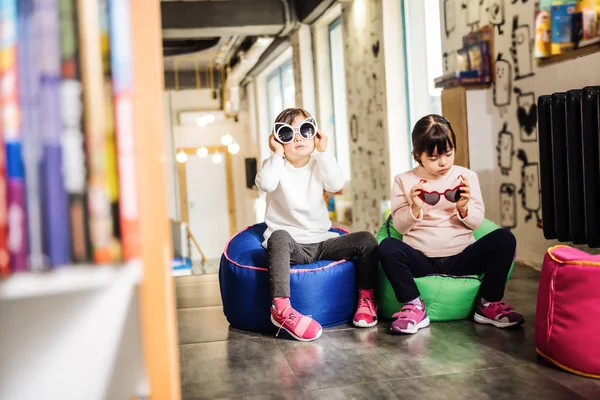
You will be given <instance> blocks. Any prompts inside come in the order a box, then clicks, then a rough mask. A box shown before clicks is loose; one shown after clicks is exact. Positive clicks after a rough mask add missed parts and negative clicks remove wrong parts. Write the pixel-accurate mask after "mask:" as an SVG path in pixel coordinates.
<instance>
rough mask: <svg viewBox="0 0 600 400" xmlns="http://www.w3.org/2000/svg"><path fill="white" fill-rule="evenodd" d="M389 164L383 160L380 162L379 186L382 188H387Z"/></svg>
mask: <svg viewBox="0 0 600 400" xmlns="http://www.w3.org/2000/svg"><path fill="white" fill-rule="evenodd" d="M387 170H388V168H387V165H386V164H385V161H383V160H382V161H381V162H380V163H379V186H380V187H381V190H382V191H383V190H385V181H386V177H387Z"/></svg>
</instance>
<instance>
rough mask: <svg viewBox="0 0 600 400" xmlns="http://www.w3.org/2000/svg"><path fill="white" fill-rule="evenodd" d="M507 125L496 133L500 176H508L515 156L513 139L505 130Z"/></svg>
mask: <svg viewBox="0 0 600 400" xmlns="http://www.w3.org/2000/svg"><path fill="white" fill-rule="evenodd" d="M506 128H507V123H506V122H505V123H504V125H503V126H502V130H501V131H500V133H498V145H497V146H496V150H497V151H498V167H500V172H501V173H502V175H506V176H508V174H509V173H510V171H511V170H512V163H513V156H514V155H515V138H514V136H513V134H512V133H511V132H509V131H508V130H507V129H506Z"/></svg>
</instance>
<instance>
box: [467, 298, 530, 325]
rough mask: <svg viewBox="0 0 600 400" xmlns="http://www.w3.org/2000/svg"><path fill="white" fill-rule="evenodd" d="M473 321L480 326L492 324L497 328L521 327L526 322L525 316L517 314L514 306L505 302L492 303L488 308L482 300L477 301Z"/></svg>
mask: <svg viewBox="0 0 600 400" xmlns="http://www.w3.org/2000/svg"><path fill="white" fill-rule="evenodd" d="M473 319H474V320H475V322H479V323H480V324H490V325H494V326H495V327H496V328H509V327H511V326H519V325H521V324H523V323H524V322H525V319H524V318H523V316H522V315H521V314H519V313H518V312H516V311H515V309H514V308H513V307H512V306H510V305H508V304H505V303H504V301H502V300H500V301H495V302H490V303H488V305H487V306H484V305H483V303H482V301H481V298H479V299H477V307H476V309H475V315H474V316H473Z"/></svg>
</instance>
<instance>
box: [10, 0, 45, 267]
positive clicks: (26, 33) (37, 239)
mask: <svg viewBox="0 0 600 400" xmlns="http://www.w3.org/2000/svg"><path fill="white" fill-rule="evenodd" d="M33 2H34V0H20V1H19V4H18V8H17V11H18V40H19V45H18V52H19V53H18V64H19V98H20V103H21V131H22V133H23V160H24V166H25V191H26V198H27V231H28V236H29V246H28V258H27V265H28V268H29V269H30V270H33V271H39V270H43V269H46V268H47V267H48V255H47V253H45V251H44V242H43V229H42V185H41V171H42V140H41V137H40V127H39V121H38V117H39V88H40V79H39V74H38V72H37V62H38V61H37V47H36V43H35V39H36V36H35V29H36V24H35V21H36V20H35V13H34V4H33Z"/></svg>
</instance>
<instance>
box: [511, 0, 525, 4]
mask: <svg viewBox="0 0 600 400" xmlns="http://www.w3.org/2000/svg"><path fill="white" fill-rule="evenodd" d="M527 1H528V0H522V2H523V4H525V3H527ZM518 2H519V0H511V4H517V3H518Z"/></svg>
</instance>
